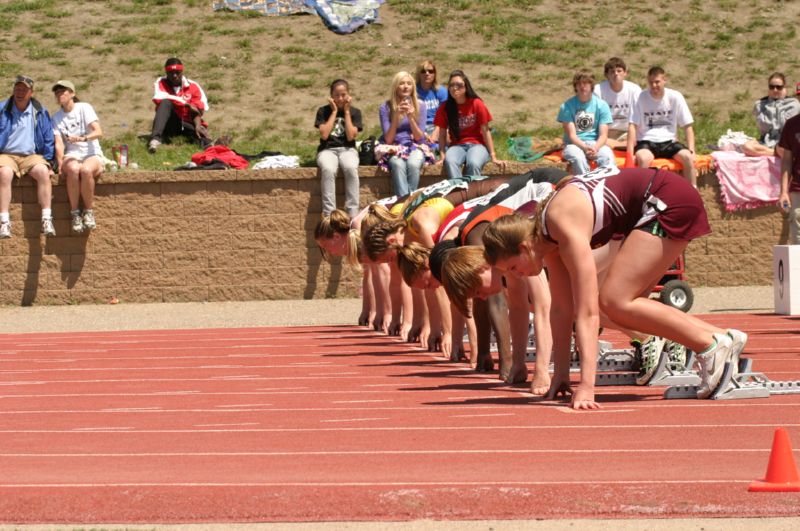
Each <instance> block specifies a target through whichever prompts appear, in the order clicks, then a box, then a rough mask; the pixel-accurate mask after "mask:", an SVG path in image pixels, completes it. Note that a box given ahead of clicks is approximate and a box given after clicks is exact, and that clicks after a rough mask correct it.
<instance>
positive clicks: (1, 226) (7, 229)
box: [0, 221, 11, 239]
mask: <svg viewBox="0 0 800 531" xmlns="http://www.w3.org/2000/svg"><path fill="white" fill-rule="evenodd" d="M10 237H11V222H10V221H4V222H2V223H0V238H2V239H6V238H10Z"/></svg>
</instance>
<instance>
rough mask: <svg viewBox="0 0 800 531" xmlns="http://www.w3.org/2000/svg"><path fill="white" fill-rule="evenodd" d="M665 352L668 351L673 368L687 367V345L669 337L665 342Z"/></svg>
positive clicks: (668, 358)
mask: <svg viewBox="0 0 800 531" xmlns="http://www.w3.org/2000/svg"><path fill="white" fill-rule="evenodd" d="M664 352H666V353H667V356H668V357H667V360H668V362H669V364H670V365H671V366H672V367H673V368H676V367H680V368H681V369H685V368H686V347H684V346H683V345H681V344H680V343H677V342H675V341H672V340H671V339H667V340H666V341H665V342H664Z"/></svg>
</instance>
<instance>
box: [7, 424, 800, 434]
mask: <svg viewBox="0 0 800 531" xmlns="http://www.w3.org/2000/svg"><path fill="white" fill-rule="evenodd" d="M780 425H781V426H783V427H790V428H796V427H800V424H793V423H788V422H782V423H781V424H780ZM732 428H758V429H761V428H768V429H774V428H775V423H767V424H622V425H621V424H611V425H608V424H591V425H583V426H575V425H558V424H552V425H545V424H536V425H532V426H516V425H501V426H497V425H493V426H486V425H478V426H372V427H343V428H318V427H314V428H252V429H251V428H248V429H231V430H191V429H160V430H157V429H137V430H136V431H135V432H130V433H136V434H137V435H138V434H142V433H313V432H336V431H381V432H394V431H399V432H409V431H445V430H446V431H477V430H493V431H494V430H515V431H546V430H565V431H578V430H643V429H654V430H656V429H658V430H675V429H683V430H686V429H732ZM101 431H102V430H101ZM0 433H75V430H71V429H70V430H45V429H42V430H33V429H28V430H22V429H19V430H11V429H4V430H0ZM109 433H113V430H111V431H109Z"/></svg>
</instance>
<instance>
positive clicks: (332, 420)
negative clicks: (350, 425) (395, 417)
mask: <svg viewBox="0 0 800 531" xmlns="http://www.w3.org/2000/svg"><path fill="white" fill-rule="evenodd" d="M371 420H389V417H365V418H360V419H325V420H321V421H320V422H364V421H371Z"/></svg>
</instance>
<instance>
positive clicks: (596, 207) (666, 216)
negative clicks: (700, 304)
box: [483, 168, 747, 409]
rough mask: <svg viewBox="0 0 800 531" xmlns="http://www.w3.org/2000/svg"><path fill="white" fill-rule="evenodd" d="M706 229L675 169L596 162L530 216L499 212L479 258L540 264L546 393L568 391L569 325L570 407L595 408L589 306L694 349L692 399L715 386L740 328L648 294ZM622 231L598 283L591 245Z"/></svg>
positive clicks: (520, 265) (522, 267) (735, 356)
mask: <svg viewBox="0 0 800 531" xmlns="http://www.w3.org/2000/svg"><path fill="white" fill-rule="evenodd" d="M710 232H711V228H710V227H709V225H708V218H707V216H706V212H705V208H704V205H703V201H702V200H701V199H700V195H699V194H698V193H697V190H695V189H694V187H693V186H692V185H691V184H690V183H689V182H687V181H686V180H685V179H683V178H682V177H681V176H679V175H677V174H674V173H672V172H668V171H660V170H654V169H649V168H641V169H640V168H636V169H623V170H619V169H616V168H602V169H598V170H595V171H593V172H590V173H588V174H585V175H582V176H578V177H575V178H572V179H570V180H568V181H566V182H563V183H562V185H561V186H559V187H558V189H557V190H556V191H555V192H554V193H553V194H552V195H551V196H550V197H549V198H548V199H546V200H545V201H544V202H542V203H541V204H540V205H539V207H538V209H537V211H536V214H535V217H534V218H533V219H528V218H526V217H523V216H518V215H515V216H509V217H505V218H500V219H498V220H496V221H495V222H493V223H492V225H491V226H490V227H489V228H488V229H487V230H486V232H485V233H484V235H483V241H484V245H485V254H486V258H487V261H488V262H489V263H490V264H493V265H495V266H496V267H497V268H498V269H500V270H501V271H508V272H512V273H516V274H519V275H523V276H527V275H532V274H538V273H540V272H541V270H542V267H543V266H546V267H547V271H548V273H549V277H550V286H551V292H552V294H553V311H552V313H551V316H552V325H553V335H554V339H555V342H554V344H555V348H554V350H555V356H556V360H555V361H556V370H555V376H554V379H553V382H552V385H551V387H550V396H551V397H552V396H555V395H557V394H559V393H571V392H572V390H571V389H570V383H569V352H570V348H569V343H570V336H571V334H572V326H573V323H574V325H575V332H576V345H577V348H578V350H579V351H580V359H581V381H580V383H579V385H578V387H577V389H575V391H574V393H573V394H572V407H573V408H574V409H597V408H598V407H599V405H598V404H597V402H595V399H594V381H595V372H596V368H597V367H596V361H597V336H598V327H599V313H600V310H602V311H603V312H604V313H605V314H606V315H607V316H608V317H609V318H610V319H611V320H612V321H613V322H615V323H617V324H618V325H621V326H623V327H627V328H629V329H634V330H640V331H642V332H645V333H650V334H654V335H658V336H661V337H666V338H669V339H672V340H674V341H676V342H678V343H680V344H682V345H686V346H687V347H688V348H690V349H692V350H694V351H695V352H697V353H698V354H697V359H698V362H699V365H700V373H701V374H700V375H701V379H702V382H701V386H700V390H699V391H698V398H707V397H709V396H711V394H712V393H713V392H714V391H715V389H716V387H717V386H718V384H719V381H720V379H721V377H722V373H723V369H724V366H725V363H726V362H731V364H732V365H733V367H734V370H736V367H737V365H738V360H739V354H740V353H741V352H742V350H743V349H744V345H745V342H746V341H747V335H746V334H744V333H743V332H740V331H738V330H727V331H726V330H723V329H721V328H718V327H716V326H713V325H710V324H708V323H706V322H704V321H701V320H700V319H698V318H696V317H694V316H692V315H688V314H685V313H683V312H681V311H680V310H677V309H675V308H672V307H671V306H667V305H664V304H661V303H659V302H657V301H654V300H651V299H649V298H648V295H649V294H650V293H651V290H652V288H653V286H654V285H655V284H656V283H657V282H658V280H659V279H660V278H661V276H662V275H663V274H664V271H665V270H666V269H667V267H668V266H670V265H671V264H672V263H673V262H674V260H675V259H676V258H677V256H678V255H679V254H680V253H682V252H683V250H684V249H685V248H686V246H687V245H688V244H689V242H690V241H691V240H693V239H694V238H698V237H700V236H704V235H706V234H708V233H710ZM615 235H623V236H624V237H625V239H624V241H623V243H622V246H621V247H620V249H619V251H618V252H617V254H616V256H615V257H614V258H613V261H612V263H611V265H610V267H609V270H608V273H607V275H606V277H605V280H604V281H603V283H602V285H600V286H598V281H597V271H596V267H595V262H594V260H593V259H592V248H595V247H599V246H602V245H604V244H606V243H608V242H609V241H610V240H611V239H612V238H613V237H614V236H615Z"/></svg>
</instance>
